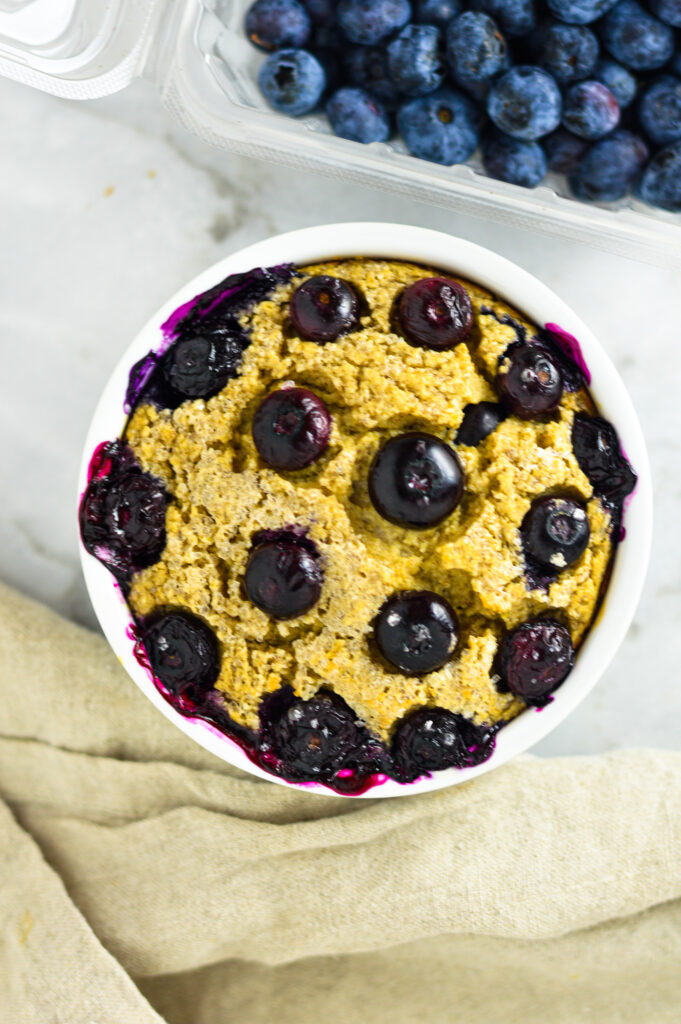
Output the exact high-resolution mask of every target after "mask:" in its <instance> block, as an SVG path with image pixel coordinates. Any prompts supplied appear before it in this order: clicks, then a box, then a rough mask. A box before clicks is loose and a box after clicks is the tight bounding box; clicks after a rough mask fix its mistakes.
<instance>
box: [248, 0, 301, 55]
mask: <svg viewBox="0 0 681 1024" xmlns="http://www.w3.org/2000/svg"><path fill="white" fill-rule="evenodd" d="M311 28H312V26H311V23H310V16H309V14H308V13H307V11H306V10H305V8H304V7H303V5H302V4H300V3H298V0H255V3H253V4H251V6H250V7H249V8H248V11H247V13H246V35H247V36H248V38H249V39H250V40H251V42H252V43H255V45H256V46H258V47H260V49H262V50H280V49H282V48H283V47H286V46H292V47H299V46H305V44H306V43H307V42H308V40H309V38H310V31H311Z"/></svg>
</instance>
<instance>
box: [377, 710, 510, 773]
mask: <svg viewBox="0 0 681 1024" xmlns="http://www.w3.org/2000/svg"><path fill="white" fill-rule="evenodd" d="M493 750H494V730H493V729H491V728H489V727H485V726H481V725H475V724H474V723H473V722H471V721H470V720H469V719H468V718H464V717H463V715H455V714H453V713H452V712H451V711H447V710H445V708H419V709H418V710H417V711H412V712H411V714H409V715H407V716H406V718H403V719H402V720H401V722H400V723H399V724H398V726H397V730H396V732H395V738H394V740H393V746H392V754H393V759H394V762H395V767H396V770H397V774H398V776H399V778H400V781H402V782H413V781H414V779H417V778H418V777H419V776H420V775H425V774H426V773H429V772H437V771H442V769H443V768H470V767H472V766H473V765H476V764H481V763H482V762H483V761H487V759H488V758H489V757H490V756H491V754H492V751H493Z"/></svg>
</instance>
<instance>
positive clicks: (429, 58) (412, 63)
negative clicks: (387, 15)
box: [386, 25, 445, 96]
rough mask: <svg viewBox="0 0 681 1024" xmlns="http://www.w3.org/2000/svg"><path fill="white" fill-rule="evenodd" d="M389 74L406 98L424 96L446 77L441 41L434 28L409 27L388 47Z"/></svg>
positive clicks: (423, 26) (430, 26) (438, 33)
mask: <svg viewBox="0 0 681 1024" xmlns="http://www.w3.org/2000/svg"><path fill="white" fill-rule="evenodd" d="M386 58H387V67H388V73H389V75H390V78H391V80H392V81H393V82H394V84H395V86H396V88H397V89H398V90H399V91H400V92H402V93H404V94H405V96H424V95H426V94H427V93H429V92H434V91H435V89H437V88H439V86H441V85H442V82H443V80H444V77H445V68H444V60H443V55H442V39H441V36H440V31H439V29H437V28H435V26H434V25H407V27H406V28H403V29H402V31H401V32H400V34H399V35H398V36H397V37H396V38H395V39H393V41H392V42H391V43H389V44H388V47H387V50H386Z"/></svg>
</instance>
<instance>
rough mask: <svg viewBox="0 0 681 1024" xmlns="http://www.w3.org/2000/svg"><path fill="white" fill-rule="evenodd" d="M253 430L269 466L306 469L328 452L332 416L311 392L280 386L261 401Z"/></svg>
mask: <svg viewBox="0 0 681 1024" xmlns="http://www.w3.org/2000/svg"><path fill="white" fill-rule="evenodd" d="M252 429H253V441H254V443H255V447H256V448H257V450H258V454H259V455H260V457H261V459H262V460H263V461H264V462H266V463H267V465H268V466H272V467H273V468H274V469H284V470H293V469H304V468H305V467H306V466H310V465H312V463H313V462H316V460H317V459H318V458H319V457H320V456H321V455H323V453H324V452H325V451H326V448H327V446H328V444H329V435H330V433H331V415H330V413H329V410H328V409H327V408H326V406H325V405H324V403H323V402H322V400H321V398H318V396H317V395H315V394H313V392H312V391H308V390H307V389H306V388H281V389H280V390H279V391H272V392H271V393H270V394H269V395H268V396H267V397H266V398H264V399H263V401H262V402H261V403H260V405H259V406H258V408H257V409H256V412H255V415H254V417H253V428H252Z"/></svg>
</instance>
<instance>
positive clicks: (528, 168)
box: [482, 132, 548, 188]
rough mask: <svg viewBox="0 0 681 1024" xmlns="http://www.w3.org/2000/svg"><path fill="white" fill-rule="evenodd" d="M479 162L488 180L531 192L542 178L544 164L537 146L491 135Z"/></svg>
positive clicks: (542, 153)
mask: <svg viewBox="0 0 681 1024" xmlns="http://www.w3.org/2000/svg"><path fill="white" fill-rule="evenodd" d="M482 159H483V163H484V165H485V170H486V171H487V173H488V175H489V176H490V178H498V179H499V180H500V181H508V182H510V183H511V184H512V185H521V186H522V187H523V188H534V187H535V186H536V185H539V183H540V182H541V181H543V180H544V178H545V177H546V172H547V171H548V164H547V162H546V156H545V154H544V150H543V149H542V148H541V146H540V145H539V143H538V142H522V141H521V140H520V139H512V138H511V137H510V135H504V134H502V133H501V132H491V133H490V134H489V137H488V138H487V139H486V140H485V143H484V145H483V147H482Z"/></svg>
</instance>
